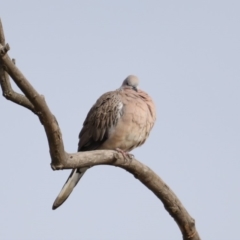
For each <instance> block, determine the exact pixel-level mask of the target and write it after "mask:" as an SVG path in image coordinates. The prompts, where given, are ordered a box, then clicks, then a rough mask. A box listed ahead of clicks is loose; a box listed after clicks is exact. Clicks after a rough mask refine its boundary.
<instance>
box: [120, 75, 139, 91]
mask: <svg viewBox="0 0 240 240" xmlns="http://www.w3.org/2000/svg"><path fill="white" fill-rule="evenodd" d="M138 85H139V80H138V78H137V77H136V76H134V75H129V76H128V77H127V78H126V79H125V80H124V81H123V83H122V86H121V88H123V89H126V88H128V89H133V90H134V91H136V92H137V91H138Z"/></svg>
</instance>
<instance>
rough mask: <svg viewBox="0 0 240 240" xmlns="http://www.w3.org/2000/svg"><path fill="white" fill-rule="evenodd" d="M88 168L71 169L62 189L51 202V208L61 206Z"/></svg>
mask: <svg viewBox="0 0 240 240" xmlns="http://www.w3.org/2000/svg"><path fill="white" fill-rule="evenodd" d="M87 169H88V168H76V169H73V170H72V172H71V174H70V176H69V177H68V179H67V181H66V183H65V184H64V186H63V188H62V190H61V191H60V193H59V194H58V196H57V198H56V200H55V201H54V203H53V206H52V209H53V210H54V209H56V208H58V207H59V206H61V205H62V204H63V203H64V202H65V201H66V199H67V198H68V197H69V195H70V194H71V192H72V190H73V189H74V187H75V186H76V185H77V183H78V182H79V180H80V179H81V177H82V176H83V174H84V173H85V172H86V171H87Z"/></svg>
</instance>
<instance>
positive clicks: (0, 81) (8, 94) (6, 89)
mask: <svg viewBox="0 0 240 240" xmlns="http://www.w3.org/2000/svg"><path fill="white" fill-rule="evenodd" d="M0 44H2V46H4V45H5V37H4V32H3V28H2V22H1V19H0ZM8 47H9V45H8ZM5 50H7V48H5ZM3 53H4V52H3ZM12 61H13V63H14V64H15V60H14V59H13V60H12ZM0 85H1V88H2V92H3V96H4V97H5V98H6V99H8V100H10V101H12V102H15V103H16V104H19V105H21V106H23V107H26V108H28V109H29V110H31V111H32V112H33V113H36V111H35V109H34V107H33V105H32V104H31V102H30V101H29V100H28V99H27V98H26V97H25V96H24V95H22V94H20V93H16V92H14V91H13V89H12V86H11V83H10V80H9V76H8V74H7V73H6V72H5V70H4V66H3V64H2V63H1V61H0Z"/></svg>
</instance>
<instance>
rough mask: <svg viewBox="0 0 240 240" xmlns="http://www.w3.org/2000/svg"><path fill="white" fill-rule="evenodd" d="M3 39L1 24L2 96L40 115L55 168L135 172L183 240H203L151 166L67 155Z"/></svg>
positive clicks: (105, 155)
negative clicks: (13, 85) (100, 167)
mask: <svg viewBox="0 0 240 240" xmlns="http://www.w3.org/2000/svg"><path fill="white" fill-rule="evenodd" d="M4 39H5V38H4V34H3V29H2V25H1V24H0V84H1V87H2V90H3V95H4V94H5V95H6V93H9V92H10V93H11V94H10V96H11V97H8V98H7V99H9V100H11V101H13V102H15V103H17V104H20V105H22V106H24V107H26V108H28V109H29V110H31V111H33V112H34V113H35V114H37V115H38V117H39V119H40V121H41V123H42V124H43V126H44V128H45V132H46V135H47V138H48V144H49V148H50V155H51V160H52V161H51V167H52V169H53V170H59V169H72V168H80V167H93V166H96V165H104V164H105V165H112V166H116V167H120V168H123V169H125V170H126V171H128V172H130V173H132V174H133V175H134V176H135V177H136V178H137V179H139V180H140V181H141V182H142V183H143V184H144V185H145V186H146V187H147V188H148V189H150V190H151V191H152V192H153V193H154V194H155V195H156V196H157V197H158V198H159V199H160V200H161V201H162V203H163V205H164V207H165V209H166V210H167V211H168V213H169V214H170V215H171V216H172V217H173V218H174V220H175V221H176V222H177V224H178V226H179V228H180V230H181V232H182V235H183V239H184V240H200V237H199V235H198V232H197V230H196V228H195V221H194V219H193V218H191V216H190V215H189V214H188V212H187V210H186V209H185V208H184V207H183V205H182V204H181V202H180V201H179V199H178V198H177V196H176V195H175V194H174V193H173V192H172V190H171V189H170V188H169V187H168V186H167V185H166V184H165V183H164V181H163V180H162V179H161V178H160V177H159V176H158V175H157V174H156V173H155V172H153V171H152V170H151V169H150V168H149V167H147V166H145V165H144V164H142V163H141V162H139V161H137V160H136V159H131V160H128V161H126V160H125V159H124V158H123V156H122V154H120V153H118V152H116V151H113V150H97V151H89V152H78V153H72V154H70V153H67V152H65V150H64V144H63V140H62V134H61V131H60V128H59V126H58V123H57V120H56V118H55V117H54V115H53V114H52V113H51V111H50V109H49V108H48V106H47V104H46V102H45V100H44V98H43V96H41V95H40V94H39V93H38V92H37V91H36V90H35V89H34V88H33V86H32V85H31V84H30V83H29V82H28V81H27V79H26V78H25V77H24V76H23V74H22V73H21V72H20V70H19V69H18V68H17V67H16V66H15V65H14V63H13V62H12V60H11V59H10V58H9V56H8V55H7V50H8V47H7V46H8V45H5V40H4ZM4 70H5V71H6V72H7V73H8V74H9V75H10V76H11V78H12V79H13V80H14V82H15V83H16V84H17V86H18V87H19V89H20V90H21V91H22V92H23V93H24V94H25V96H24V95H20V94H17V93H14V92H13V90H12V89H11V85H10V82H9V79H8V78H7V77H6V74H5V73H4ZM5 95H4V96H5ZM19 95H20V96H21V97H19ZM8 96H9V95H8ZM5 97H6V96H5Z"/></svg>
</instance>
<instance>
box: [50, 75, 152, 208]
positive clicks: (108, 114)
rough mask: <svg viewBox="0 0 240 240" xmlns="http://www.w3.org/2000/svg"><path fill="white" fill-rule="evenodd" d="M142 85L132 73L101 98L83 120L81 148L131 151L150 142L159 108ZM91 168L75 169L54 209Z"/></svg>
mask: <svg viewBox="0 0 240 240" xmlns="http://www.w3.org/2000/svg"><path fill="white" fill-rule="evenodd" d="M138 85H139V80H138V78H137V77H136V76H133V75H130V76H128V77H127V78H126V79H125V80H124V81H123V83H122V85H121V87H120V88H118V89H117V90H115V91H111V92H107V93H105V94H103V95H102V96H101V97H100V98H99V99H98V100H97V102H96V103H95V104H94V105H93V106H92V108H91V109H90V111H89V112H88V115H87V117H86V119H85V121H84V123H83V127H82V130H81V132H80V134H79V143H78V151H80V152H81V151H91V150H97V149H98V150H99V149H110V150H118V151H120V152H122V153H123V154H125V153H126V154H128V152H130V151H131V150H132V149H134V148H136V147H138V146H140V145H142V144H143V143H144V142H145V141H146V139H147V137H148V136H149V133H150V131H151V129H152V127H153V125H154V122H155V120H156V111H155V106H154V103H153V101H152V99H151V97H150V96H149V95H148V94H147V93H145V92H144V91H142V90H140V89H139V87H138ZM87 169H88V168H86V167H85V168H78V169H73V170H72V172H71V174H70V176H69V177H68V179H67V181H66V183H65V185H64V186H63V188H62V190H61V191H60V193H59V195H58V196H57V198H56V200H55V201H54V203H53V207H52V208H53V209H56V208H58V207H59V206H60V205H61V204H62V203H63V202H64V201H65V200H66V199H67V198H68V196H69V195H70V193H71V192H72V190H73V188H74V187H75V186H76V185H77V183H78V181H79V180H80V179H81V177H82V176H83V174H84V173H85V172H86V171H87Z"/></svg>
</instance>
